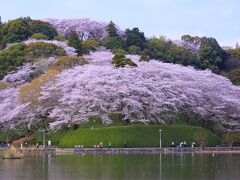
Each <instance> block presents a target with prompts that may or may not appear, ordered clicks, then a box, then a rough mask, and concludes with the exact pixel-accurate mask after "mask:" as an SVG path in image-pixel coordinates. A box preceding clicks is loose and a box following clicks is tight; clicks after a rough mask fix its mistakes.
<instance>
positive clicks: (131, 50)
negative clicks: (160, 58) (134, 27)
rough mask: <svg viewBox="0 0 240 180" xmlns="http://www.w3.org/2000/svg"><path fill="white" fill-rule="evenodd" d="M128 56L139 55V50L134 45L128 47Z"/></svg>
mask: <svg viewBox="0 0 240 180" xmlns="http://www.w3.org/2000/svg"><path fill="white" fill-rule="evenodd" d="M128 52H129V54H140V52H141V48H140V47H138V46H135V45H132V46H130V47H128Z"/></svg>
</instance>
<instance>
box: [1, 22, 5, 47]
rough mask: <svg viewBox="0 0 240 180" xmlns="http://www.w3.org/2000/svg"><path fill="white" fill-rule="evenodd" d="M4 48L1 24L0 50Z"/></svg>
mask: <svg viewBox="0 0 240 180" xmlns="http://www.w3.org/2000/svg"><path fill="white" fill-rule="evenodd" d="M4 47H5V45H4V43H3V34H2V24H0V50H1V49H3V48H4Z"/></svg>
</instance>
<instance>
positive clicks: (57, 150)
mask: <svg viewBox="0 0 240 180" xmlns="http://www.w3.org/2000/svg"><path fill="white" fill-rule="evenodd" d="M5 150H6V149H5V148H0V152H4V151H5ZM19 150H21V151H22V152H23V153H24V154H160V153H163V154H168V153H216V154H217V153H226V154H228V153H230V154H231V153H232V154H233V153H235V154H240V147H233V148H229V147H206V148H204V150H202V149H201V148H199V147H194V148H190V147H185V148H102V149H100V148H45V149H43V148H23V149H19Z"/></svg>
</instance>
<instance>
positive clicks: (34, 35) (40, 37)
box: [30, 33, 48, 40]
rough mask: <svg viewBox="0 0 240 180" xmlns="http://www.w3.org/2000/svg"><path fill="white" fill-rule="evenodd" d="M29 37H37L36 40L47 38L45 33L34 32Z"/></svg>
mask: <svg viewBox="0 0 240 180" xmlns="http://www.w3.org/2000/svg"><path fill="white" fill-rule="evenodd" d="M30 39H37V40H41V39H44V40H47V39H48V37H47V35H45V34H43V33H35V34H33V35H32V36H31V37H30Z"/></svg>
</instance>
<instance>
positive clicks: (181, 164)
mask: <svg viewBox="0 0 240 180" xmlns="http://www.w3.org/2000/svg"><path fill="white" fill-rule="evenodd" d="M15 179H19V180H40V179H41V180H44V179H49V180H52V179H53V180H55V179H56V180H63V179H64V180H75V179H81V180H118V179H128V180H141V179H142V180H152V179H162V180H164V179H166V180H181V179H182V180H191V179H192V180H200V179H201V180H215V179H218V180H239V179H240V155H236V154H225V155H223V154H222V155H219V154H215V155H212V154H209V155H201V154H198V155H196V154H195V155H192V154H174V155H85V156H82V155H57V156H54V155H46V156H37V157H26V158H24V159H20V160H2V159H1V160H0V180H15Z"/></svg>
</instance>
